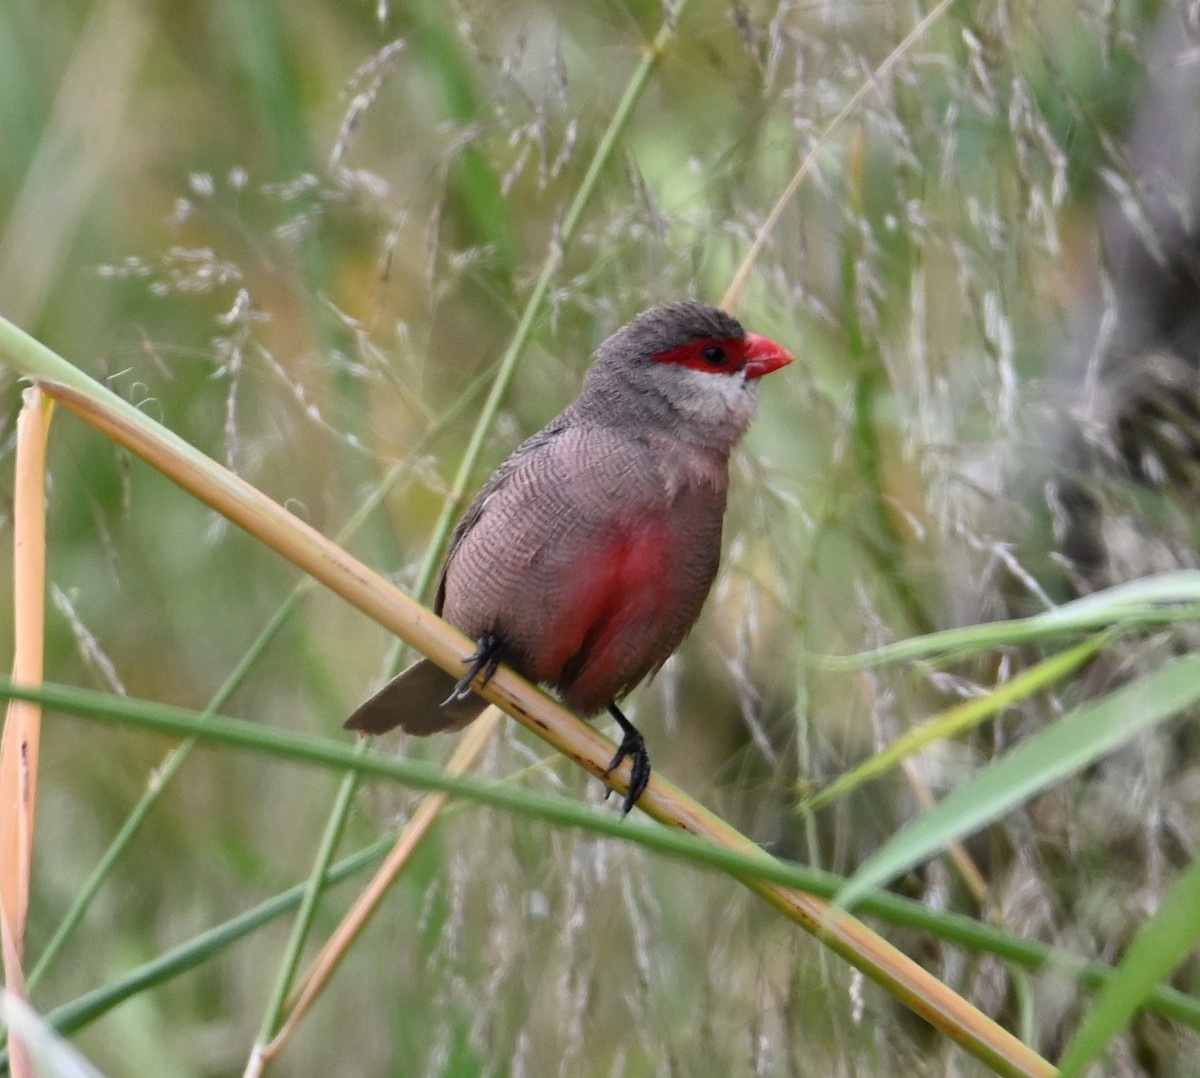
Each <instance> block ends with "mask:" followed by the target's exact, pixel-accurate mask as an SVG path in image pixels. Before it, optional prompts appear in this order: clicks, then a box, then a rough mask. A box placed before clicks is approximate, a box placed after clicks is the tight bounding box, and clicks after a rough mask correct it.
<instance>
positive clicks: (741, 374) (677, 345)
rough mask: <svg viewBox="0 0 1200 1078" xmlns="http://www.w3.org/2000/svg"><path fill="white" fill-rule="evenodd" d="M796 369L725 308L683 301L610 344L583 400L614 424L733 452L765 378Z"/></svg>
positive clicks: (654, 311)
mask: <svg viewBox="0 0 1200 1078" xmlns="http://www.w3.org/2000/svg"><path fill="white" fill-rule="evenodd" d="M791 362H792V355H791V353H789V352H788V351H787V350H786V349H785V348H783V347H782V346H780V345H778V344H776V343H775V342H774V341H772V340H769V339H768V338H766V337H762V336H759V335H758V334H757V333H747V332H746V330H745V329H744V328H743V327H742V325H741V323H740V322H738V321H737V319H735V318H734V317H733V316H732V315H730V314H728V313H726V312H725V311H722V310H721V309H720V308H718V307H710V306H707V305H706V304H703V303H696V302H694V301H691V300H684V301H681V302H678V303H668V304H665V305H664V306H661V307H653V308H651V309H650V310H648V311H646V312H644V313H643V314H640V315H638V317H637V318H635V319H634V320H633V321H632V322H630V323H629V324H628V325H626V326H624V327H623V328H622V329H619V330H618V331H617V332H616V333H614V334H613V335H612V336H611V337H609V338H608V340H606V341H605V342H604V343H603V344H602V345H601V346H600V348H599V349H598V351H597V353H596V362H595V363H594V364H593V365H592V368H591V370H590V371H589V372H588V376H587V380H586V382H585V385H584V393H583V396H582V397H581V398H580V399H581V402H583V401H585V400H590V401H591V402H593V403H594V405H595V406H596V407H598V408H600V409H604V410H607V412H608V413H609V414H610V417H611V419H613V420H615V421H618V422H625V421H628V422H632V423H635V424H645V425H647V426H652V427H659V428H666V429H669V430H672V431H674V432H676V433H678V434H680V435H681V436H682V437H684V438H686V439H687V440H689V441H693V442H696V443H698V444H701V445H706V446H710V447H711V448H714V449H725V450H727V449H729V448H731V447H732V446H733V444H734V443H735V442H736V441H737V440H738V439H739V438H740V437H741V436H742V434H744V433H745V431H746V428H747V427H748V426H749V425H750V421H751V419H753V418H754V412H755V409H756V407H757V403H758V394H757V382H758V379H759V378H761V377H762V376H763V375H764V374H770V373H771V371H775V370H778V369H779V368H780V367H784V366H786V365H787V364H789V363H791Z"/></svg>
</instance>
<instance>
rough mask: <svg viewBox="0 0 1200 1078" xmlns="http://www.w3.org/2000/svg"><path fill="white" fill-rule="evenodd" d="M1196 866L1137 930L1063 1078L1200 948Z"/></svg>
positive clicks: (1080, 1067) (1094, 1055)
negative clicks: (1196, 948) (1180, 964)
mask: <svg viewBox="0 0 1200 1078" xmlns="http://www.w3.org/2000/svg"><path fill="white" fill-rule="evenodd" d="M1197 910H1200V861H1193V862H1192V864H1191V865H1190V866H1189V867H1188V869H1187V871H1186V872H1184V874H1183V875H1182V876H1180V877H1179V879H1178V880H1176V881H1175V884H1174V886H1173V887H1172V888H1171V889H1170V890H1169V891H1168V892H1167V894H1166V896H1165V897H1164V898H1163V902H1162V905H1161V906H1160V907H1159V910H1158V912H1157V913H1156V914H1155V915H1154V916H1153V917H1152V918H1151V919H1150V920H1149V921H1147V922H1146V924H1145V925H1143V926H1142V929H1141V931H1139V932H1138V934H1137V936H1136V937H1135V938H1134V940H1133V942H1132V943H1131V944H1130V945H1129V950H1128V951H1126V953H1125V957H1124V958H1122V959H1121V962H1120V964H1119V965H1118V966H1117V968H1116V971H1115V973H1114V975H1113V976H1112V977H1111V978H1109V980H1108V983H1107V984H1106V985H1105V986H1104V988H1103V990H1102V991H1101V992H1100V995H1099V997H1098V998H1097V999H1096V1002H1095V1003H1094V1004H1093V1005H1092V1007H1091V1009H1090V1010H1089V1011H1088V1014H1087V1017H1086V1018H1085V1019H1084V1021H1083V1024H1082V1025H1081V1026H1080V1027H1079V1029H1078V1031H1077V1032H1076V1034H1075V1037H1074V1039H1073V1040H1072V1041H1071V1043H1070V1045H1069V1046H1068V1047H1067V1051H1066V1053H1065V1054H1064V1056H1063V1058H1062V1063H1061V1073H1062V1078H1076V1076H1078V1075H1082V1074H1083V1072H1084V1070H1085V1068H1086V1067H1087V1066H1088V1064H1090V1063H1091V1062H1092V1061H1093V1060H1096V1059H1099V1058H1100V1056H1101V1054H1102V1053H1103V1052H1104V1049H1105V1046H1106V1045H1107V1044H1108V1043H1109V1041H1111V1040H1112V1039H1113V1037H1115V1036H1116V1035H1117V1034H1118V1033H1120V1032H1121V1031H1122V1030H1123V1029H1124V1028H1125V1027H1126V1026H1127V1025H1128V1024H1129V1022H1130V1020H1131V1019H1132V1018H1133V1016H1134V1015H1135V1014H1136V1013H1137V1012H1138V1010H1139V1008H1140V1007H1141V1006H1142V1003H1143V1001H1144V1000H1145V999H1146V998H1147V997H1148V996H1149V995H1150V994H1151V993H1152V992H1153V991H1154V989H1155V988H1156V987H1157V986H1158V984H1159V982H1161V981H1163V980H1165V979H1166V977H1167V976H1168V975H1169V974H1170V972H1171V971H1172V970H1173V969H1175V967H1176V966H1178V965H1179V963H1180V962H1182V961H1183V960H1184V958H1186V957H1187V956H1188V955H1189V954H1190V953H1191V952H1192V950H1193V949H1194V948H1195V947H1196V945H1197V944H1200V917H1197V916H1196V911H1197Z"/></svg>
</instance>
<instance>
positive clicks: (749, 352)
mask: <svg viewBox="0 0 1200 1078" xmlns="http://www.w3.org/2000/svg"><path fill="white" fill-rule="evenodd" d="M793 358H794V357H793V356H792V354H791V352H789V351H788V350H787V349H786V348H784V347H783V346H782V345H779V344H776V343H775V342H774V341H772V340H770V339H769V338H767V337H763V336H761V335H759V334H757V333H747V334H746V336H745V337H727V338H724V339H718V338H714V337H708V338H705V339H704V340H700V341H689V342H688V343H687V344H681V345H679V347H677V348H671V349H669V350H668V351H666V352H659V353H658V355H656V356H654V357H653V359H654V362H655V363H673V364H674V365H675V366H677V367H687V368H688V369H689V370H694V371H707V372H708V373H710V374H738V373H740V372H741V371H745V372H746V378H747V379H750V378H761V377H762V376H763V375H764V374H770V373H771V372H772V371H777V370H779V368H780V367H786V366H787V365H788V364H789V363H791V362H792V360H793Z"/></svg>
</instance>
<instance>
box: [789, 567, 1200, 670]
mask: <svg viewBox="0 0 1200 1078" xmlns="http://www.w3.org/2000/svg"><path fill="white" fill-rule="evenodd" d="M1197 620H1200V570H1194V569H1184V570H1179V571H1176V572H1170V573H1160V574H1158V575H1156V576H1151V577H1145V578H1143V579H1141V580H1134V581H1131V582H1129V583H1127V584H1119V585H1117V586H1115V587H1112V588H1107V589H1105V590H1104V591H1098V592H1096V593H1095V594H1093V595H1088V596H1085V597H1084V598H1082V599H1076V600H1074V601H1073V602H1069V603H1064V604H1063V605H1062V606H1060V607H1057V608H1056V609H1054V610H1047V611H1046V612H1045V613H1042V614H1035V615H1034V616H1033V617H1030V618H1019V619H1017V620H1013V621H995V622H989V623H987V624H985V625H968V626H964V627H963V628H961V629H946V630H943V631H942V632H937V633H929V634H927V635H925V636H916V637H913V638H912V639H909V640H899V641H897V642H896V643H894V644H888V645H886V646H884V647H881V648H876V649H874V650H873V651H864V652H860V653H859V654H857V655H825V656H811V661H812V662H814V663H815V664H816V665H818V666H820V667H822V668H825V669H830V670H862V669H865V668H867V667H871V666H881V665H883V664H884V663H893V662H900V661H902V660H905V659H922V658H928V657H930V656H935V655H937V656H944V655H953V656H955V657H962V656H966V655H971V654H974V653H976V652H979V651H983V650H986V649H987V648H993V647H999V646H1001V645H1005V644H1028V643H1033V642H1036V641H1039V640H1049V639H1054V638H1055V637H1060V636H1064V635H1069V634H1072V633H1081V632H1094V631H1095V630H1097V629H1106V628H1109V627H1110V626H1111V627H1113V628H1115V629H1119V630H1120V631H1122V632H1132V631H1134V630H1136V629H1141V628H1145V627H1147V626H1151V625H1171V624H1175V623H1177V622H1180V621H1197Z"/></svg>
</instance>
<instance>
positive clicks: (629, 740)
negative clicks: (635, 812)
mask: <svg viewBox="0 0 1200 1078" xmlns="http://www.w3.org/2000/svg"><path fill="white" fill-rule="evenodd" d="M608 711H609V714H611V715H612V717H613V718H614V719H616V720H617V722H618V723H619V724H620V726H621V733H622V734H623V735H624V736H622V738H621V744H620V745H618V746H617V754H616V756H614V757H613V758H612V762H611V763H610V764H609V765H608V769H607V770H606V771H605V772H604V777H605V778H608V776H609V775H611V774H612V773H613V772H614V771H615V770H616V769H617V768H618V767H620V766H621V761H622V760H624V759H625V758H626V757H629V760H630V769H629V792H628V793H627V794H626V795H625V801H624V803H623V804H622V805H621V812H622V813H623V814H624V815H628V814H629V810H630V809H631V808H633V806H634V805H635V804H637V799H638V798H639V797H641V796H642V793H643V791H644V790H645V789H646V785H647V783H649V781H650V754H649V753H648V752H647V751H646V739H645V738H643V737H642V735H641V732H640V731H639V730H638V728H637V727H636V726H634V725H633V723H631V722H630V721H629V720H628V719H627V718H625V716H624V715H622V714H621V711H620V709H619V708H618V707H617V705H616V704H610V705H609V707H608ZM611 793H612V790H611V789H609V791H608V793H607V794H605V795H604V797H605V800H607V799H608V795H609V794H611Z"/></svg>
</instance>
